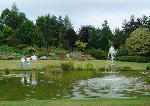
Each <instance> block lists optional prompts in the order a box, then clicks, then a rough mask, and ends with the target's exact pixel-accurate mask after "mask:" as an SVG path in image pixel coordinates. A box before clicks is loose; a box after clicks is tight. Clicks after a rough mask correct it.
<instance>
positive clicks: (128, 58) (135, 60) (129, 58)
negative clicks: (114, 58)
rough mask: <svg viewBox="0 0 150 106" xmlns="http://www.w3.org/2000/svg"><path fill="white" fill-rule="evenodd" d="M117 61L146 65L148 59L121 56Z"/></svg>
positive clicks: (149, 59)
mask: <svg viewBox="0 0 150 106" xmlns="http://www.w3.org/2000/svg"><path fill="white" fill-rule="evenodd" d="M118 60H119V61H124V62H139V63H148V62H149V61H150V58H148V57H143V56H122V57H120V58H119V59H118Z"/></svg>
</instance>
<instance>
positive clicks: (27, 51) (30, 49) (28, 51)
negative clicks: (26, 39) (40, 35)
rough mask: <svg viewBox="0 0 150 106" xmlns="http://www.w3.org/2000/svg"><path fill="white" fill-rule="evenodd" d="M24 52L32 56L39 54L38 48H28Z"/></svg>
mask: <svg viewBox="0 0 150 106" xmlns="http://www.w3.org/2000/svg"><path fill="white" fill-rule="evenodd" d="M23 51H24V54H26V55H30V56H31V55H32V54H33V53H37V47H33V46H28V47H27V48H24V49H23Z"/></svg>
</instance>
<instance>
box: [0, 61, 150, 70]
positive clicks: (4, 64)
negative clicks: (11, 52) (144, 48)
mask: <svg viewBox="0 0 150 106" xmlns="http://www.w3.org/2000/svg"><path fill="white" fill-rule="evenodd" d="M64 62H70V61H69V60H38V61H36V68H37V69H42V68H44V67H45V66H47V65H52V66H59V65H60V64H61V63H64ZM72 62H73V63H74V66H75V67H78V66H81V65H82V67H85V66H86V65H87V64H88V63H91V64H93V66H94V67H95V68H104V67H105V66H106V64H107V63H106V60H91V61H77V60H75V61H72ZM148 64H150V63H136V62H120V61H115V67H122V66H130V67H131V69H132V70H146V66H147V65H148ZM31 65H32V64H31ZM6 68H7V69H12V70H21V65H20V60H0V70H4V69H6Z"/></svg>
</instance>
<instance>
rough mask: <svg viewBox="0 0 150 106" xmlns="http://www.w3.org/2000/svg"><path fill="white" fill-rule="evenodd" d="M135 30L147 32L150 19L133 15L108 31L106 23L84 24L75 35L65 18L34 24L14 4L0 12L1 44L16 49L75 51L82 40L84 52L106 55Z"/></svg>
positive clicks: (49, 18)
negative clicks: (104, 53) (32, 48)
mask: <svg viewBox="0 0 150 106" xmlns="http://www.w3.org/2000/svg"><path fill="white" fill-rule="evenodd" d="M93 21H94V20H93ZM138 28H145V29H147V30H148V31H149V30H150V17H147V16H143V17H141V18H136V17H134V16H133V15H132V16H131V18H130V19H129V20H128V21H127V20H124V22H123V25H122V28H115V29H114V30H111V29H110V27H109V24H108V22H107V20H105V21H104V23H103V24H102V26H100V28H95V27H94V26H92V25H83V26H81V27H80V28H79V29H78V32H75V30H74V28H73V25H72V23H71V20H70V19H69V17H68V15H66V16H65V17H64V18H63V17H62V16H61V15H60V16H59V17H56V16H55V15H51V14H47V15H45V16H38V17H37V19H36V22H35V23H34V22H33V21H31V20H30V19H28V18H27V17H26V15H25V13H23V12H20V11H19V10H18V8H17V6H16V5H15V3H14V4H13V5H12V7H11V9H8V8H6V9H5V10H3V11H2V13H1V16H0V45H4V44H5V45H8V46H11V47H14V48H16V49H22V48H24V47H27V46H37V47H39V48H40V47H44V48H49V47H51V46H53V47H56V48H63V49H65V50H75V49H76V48H77V47H76V45H75V43H76V41H81V42H83V43H87V46H86V48H85V49H86V50H89V49H101V50H103V51H105V52H108V50H109V47H110V45H114V47H115V49H119V48H121V47H123V46H124V45H126V41H127V39H128V38H129V37H130V35H131V33H132V32H133V31H134V30H136V29H138ZM148 36H149V35H148ZM148 53H149V52H148Z"/></svg>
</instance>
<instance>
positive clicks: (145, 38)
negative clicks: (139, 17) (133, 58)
mask: <svg viewBox="0 0 150 106" xmlns="http://www.w3.org/2000/svg"><path fill="white" fill-rule="evenodd" d="M126 49H127V51H128V52H129V54H130V55H138V56H139V55H140V56H150V32H149V30H148V29H146V28H138V29H136V30H135V31H133V32H132V33H131V35H130V37H129V38H128V39H127V41H126Z"/></svg>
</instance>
